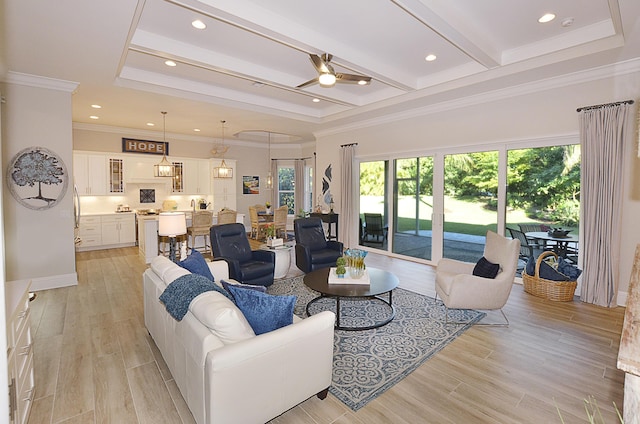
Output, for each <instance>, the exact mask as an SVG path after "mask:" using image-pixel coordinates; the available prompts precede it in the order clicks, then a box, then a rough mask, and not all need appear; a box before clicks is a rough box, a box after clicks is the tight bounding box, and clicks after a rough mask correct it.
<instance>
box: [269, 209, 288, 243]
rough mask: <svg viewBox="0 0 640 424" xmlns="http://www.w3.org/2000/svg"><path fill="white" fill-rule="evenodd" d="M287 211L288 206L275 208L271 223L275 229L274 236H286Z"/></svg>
mask: <svg viewBox="0 0 640 424" xmlns="http://www.w3.org/2000/svg"><path fill="white" fill-rule="evenodd" d="M288 213H289V207H288V206H287V205H282V206H280V207H279V208H278V209H276V210H275V212H274V214H273V225H274V226H275V229H276V237H278V236H279V237H282V238H283V239H285V240H286V238H287V215H288Z"/></svg>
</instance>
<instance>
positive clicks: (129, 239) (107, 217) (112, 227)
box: [77, 212, 136, 251]
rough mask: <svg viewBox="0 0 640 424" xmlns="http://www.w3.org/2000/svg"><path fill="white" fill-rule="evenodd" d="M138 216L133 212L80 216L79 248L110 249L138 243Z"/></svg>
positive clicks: (82, 249) (81, 249)
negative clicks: (136, 222)
mask: <svg viewBox="0 0 640 424" xmlns="http://www.w3.org/2000/svg"><path fill="white" fill-rule="evenodd" d="M135 219H136V216H135V214H134V213H133V212H126V213H111V214H102V215H87V216H81V217H80V229H79V231H78V236H79V237H80V240H81V243H80V245H79V246H78V247H77V250H79V251H84V250H97V249H110V248H116V247H126V246H134V245H135V244H136V228H135V227H136V224H135Z"/></svg>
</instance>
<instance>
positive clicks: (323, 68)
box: [309, 54, 332, 74]
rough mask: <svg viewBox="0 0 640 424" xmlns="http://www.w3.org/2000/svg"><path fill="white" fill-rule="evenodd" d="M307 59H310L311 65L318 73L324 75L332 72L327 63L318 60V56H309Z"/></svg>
mask: <svg viewBox="0 0 640 424" xmlns="http://www.w3.org/2000/svg"><path fill="white" fill-rule="evenodd" d="M309 59H311V63H313V66H315V68H316V70H317V71H318V73H320V74H326V73H330V72H332V69H330V67H329V66H328V65H327V63H325V61H323V60H322V59H320V56H318V55H317V54H310V55H309Z"/></svg>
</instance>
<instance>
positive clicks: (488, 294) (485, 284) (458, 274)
mask: <svg viewBox="0 0 640 424" xmlns="http://www.w3.org/2000/svg"><path fill="white" fill-rule="evenodd" d="M519 254H520V240H512V239H508V238H506V237H503V236H501V235H499V234H497V233H494V232H493V231H487V240H486V244H485V247H484V257H485V258H486V259H487V260H488V261H489V262H492V263H494V264H500V271H498V275H497V276H496V278H493V279H492V278H484V277H479V276H475V275H473V274H472V273H473V268H474V267H475V265H476V264H474V263H469V262H462V261H458V260H455V259H448V258H442V259H440V260H439V261H438V266H437V269H436V297H440V299H442V302H444V305H445V321H446V322H447V323H449V309H480V310H500V312H501V313H502V316H503V317H504V320H505V323H504V324H485V325H503V326H508V325H509V320H508V319H507V316H506V315H505V314H504V311H503V310H502V307H503V306H504V305H505V304H506V303H507V300H508V299H509V294H510V293H511V287H512V286H513V281H514V278H515V275H516V269H517V266H518V256H519Z"/></svg>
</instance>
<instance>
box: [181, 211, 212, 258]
mask: <svg viewBox="0 0 640 424" xmlns="http://www.w3.org/2000/svg"><path fill="white" fill-rule="evenodd" d="M212 224H213V212H212V211H197V212H194V213H193V216H192V217H191V226H190V227H187V248H188V247H189V238H191V248H192V249H195V246H196V237H198V236H202V237H204V253H207V247H208V246H210V245H211V240H209V244H207V238H209V237H210V236H209V230H210V229H211V225H212Z"/></svg>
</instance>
